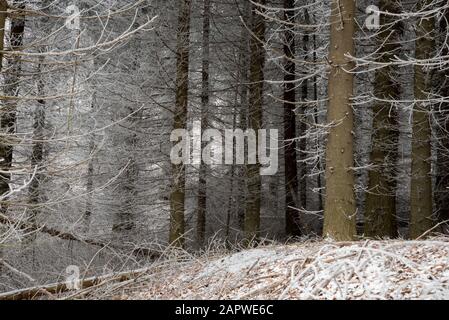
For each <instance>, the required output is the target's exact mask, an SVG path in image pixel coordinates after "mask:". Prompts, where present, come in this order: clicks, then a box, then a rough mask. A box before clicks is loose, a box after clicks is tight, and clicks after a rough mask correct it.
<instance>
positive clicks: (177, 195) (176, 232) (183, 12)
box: [169, 0, 191, 247]
mask: <svg viewBox="0 0 449 320" xmlns="http://www.w3.org/2000/svg"><path fill="white" fill-rule="evenodd" d="M190 7H191V0H179V17H178V35H177V48H176V55H177V57H176V102H175V110H174V121H173V129H174V130H176V129H186V124H187V100H188V91H189V47H190ZM185 179H186V177H185V168H184V164H182V163H181V164H172V190H171V194H170V236H169V242H170V243H171V244H173V245H175V246H178V247H182V246H184V232H185V220H184V202H185Z"/></svg>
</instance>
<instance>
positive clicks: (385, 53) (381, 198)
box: [365, 0, 402, 238]
mask: <svg viewBox="0 0 449 320" xmlns="http://www.w3.org/2000/svg"><path fill="white" fill-rule="evenodd" d="M379 8H380V10H381V11H383V12H389V13H396V14H399V13H400V7H399V5H398V3H397V1H395V0H380V2H379ZM395 22H396V23H395ZM380 25H381V27H382V28H383V29H382V30H381V31H380V33H379V36H378V39H377V43H378V45H379V49H378V50H379V55H380V58H379V59H378V61H379V62H382V63H389V62H391V61H392V60H393V59H394V56H395V55H398V54H399V50H400V49H401V45H400V34H401V32H402V31H401V25H400V23H399V22H398V19H397V18H396V17H391V16H388V15H381V19H380ZM396 78H397V67H395V66H393V65H387V66H385V67H383V68H382V69H378V70H376V73H375V79H374V96H375V97H376V98H378V99H379V100H384V101H385V100H390V101H396V100H398V99H399V96H400V85H399V83H398V82H397V81H396V80H395V79H396ZM373 116H374V119H373V134H372V150H371V164H372V165H373V168H372V169H370V171H369V185H368V193H367V195H366V205H365V236H367V237H380V238H385V237H388V238H393V237H396V236H397V226H396V217H395V214H396V165H397V149H398V139H399V131H398V121H397V110H396V106H395V104H394V102H392V103H388V102H383V101H376V102H375V104H374V106H373Z"/></svg>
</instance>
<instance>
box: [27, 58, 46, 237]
mask: <svg viewBox="0 0 449 320" xmlns="http://www.w3.org/2000/svg"><path fill="white" fill-rule="evenodd" d="M43 62H44V58H43V57H41V58H40V61H39V65H38V76H39V80H38V83H37V88H38V94H37V95H38V96H39V97H44V96H45V93H44V81H43V79H42V65H43ZM44 130H45V100H42V99H39V100H38V101H37V105H36V109H35V111H34V125H33V149H32V151H31V170H35V175H34V177H33V180H31V182H30V185H29V189H28V192H29V204H30V210H31V216H30V217H29V221H30V222H31V223H35V222H36V217H37V216H38V215H39V213H40V203H42V194H41V192H42V190H41V183H42V180H43V179H44V174H42V163H43V160H44ZM35 237H36V234H35V233H32V234H31V236H30V237H27V240H29V241H34V239H35Z"/></svg>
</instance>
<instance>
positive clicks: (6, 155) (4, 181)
mask: <svg viewBox="0 0 449 320" xmlns="http://www.w3.org/2000/svg"><path fill="white" fill-rule="evenodd" d="M17 8H18V9H19V10H23V9H25V5H24V4H18V7H17ZM24 30H25V18H24V16H16V17H15V18H13V19H11V36H10V39H11V48H12V49H13V50H20V49H21V47H22V44H23V32H24ZM20 60H21V58H20V57H18V56H14V57H12V58H11V60H10V61H8V67H9V68H8V74H6V75H5V76H4V78H5V94H6V96H11V97H17V96H18V94H19V85H18V84H19V79H20V72H21V61H20ZM16 106H17V103H16V101H15V100H8V101H6V100H4V101H3V102H2V108H1V114H0V129H1V131H2V134H4V135H5V136H4V137H5V138H3V141H0V161H1V162H0V163H1V166H0V169H1V171H2V173H0V196H2V195H5V194H6V193H7V192H8V191H9V181H10V179H11V175H10V174H9V173H8V171H9V170H10V169H11V166H12V157H13V146H14V142H13V141H12V140H13V137H12V136H13V135H14V133H15V131H16ZM7 207H8V205H7V200H6V199H2V202H1V212H3V213H5V212H6V210H7Z"/></svg>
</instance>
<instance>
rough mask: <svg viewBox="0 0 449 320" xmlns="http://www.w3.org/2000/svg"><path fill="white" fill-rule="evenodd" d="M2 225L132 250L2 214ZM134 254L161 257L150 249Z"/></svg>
mask: <svg viewBox="0 0 449 320" xmlns="http://www.w3.org/2000/svg"><path fill="white" fill-rule="evenodd" d="M0 223H1V224H5V225H15V226H17V227H18V228H19V229H21V230H26V231H27V232H30V231H37V232H42V233H45V234H48V235H50V236H52V237H56V238H59V239H63V240H71V241H76V242H81V243H86V244H90V245H93V246H98V247H101V248H112V249H117V250H121V251H126V250H130V248H127V247H126V246H120V245H116V244H110V243H104V242H101V241H97V240H92V239H83V238H80V237H78V236H76V235H74V234H72V233H68V232H62V231H60V230H57V229H53V228H50V227H47V226H45V225H39V224H37V223H32V222H25V221H17V220H15V219H12V218H9V217H7V216H5V215H4V214H1V213H0ZM132 253H133V254H134V255H137V256H145V257H149V258H151V259H156V258H159V257H160V256H161V253H160V252H159V251H155V250H152V249H149V248H132Z"/></svg>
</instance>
